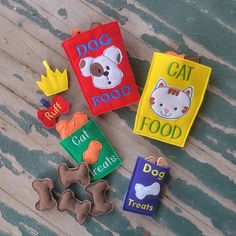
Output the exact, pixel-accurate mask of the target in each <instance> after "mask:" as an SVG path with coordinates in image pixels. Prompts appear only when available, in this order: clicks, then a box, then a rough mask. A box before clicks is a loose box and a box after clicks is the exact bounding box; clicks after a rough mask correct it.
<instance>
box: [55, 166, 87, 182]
mask: <svg viewBox="0 0 236 236" xmlns="http://www.w3.org/2000/svg"><path fill="white" fill-rule="evenodd" d="M58 173H59V176H60V181H61V184H62V185H63V186H69V185H70V184H72V183H75V182H79V183H80V184H81V185H83V186H85V185H87V184H89V183H90V177H89V168H88V164H87V163H84V162H81V163H79V164H78V165H77V166H76V167H74V168H69V167H68V166H67V165H66V164H65V163H63V164H60V165H59V167H58Z"/></svg>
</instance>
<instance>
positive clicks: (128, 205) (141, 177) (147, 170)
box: [122, 157, 170, 217]
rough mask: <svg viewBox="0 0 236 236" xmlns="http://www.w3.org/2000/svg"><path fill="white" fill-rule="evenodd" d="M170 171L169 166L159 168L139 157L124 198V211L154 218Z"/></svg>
mask: <svg viewBox="0 0 236 236" xmlns="http://www.w3.org/2000/svg"><path fill="white" fill-rule="evenodd" d="M169 171H170V167H169V166H158V165H156V164H155V163H152V162H149V161H147V160H145V159H144V158H142V157H138V158H137V161H136V164H135V167H134V171H133V175H132V177H131V180H130V182H129V185H128V189H127V191H126V194H125V197H124V201H123V206H122V208H123V210H125V211H130V212H134V213H138V214H143V215H147V216H151V217H153V216H154V215H155V213H156V210H157V207H158V204H159V199H160V194H161V189H162V187H163V185H164V184H165V182H166V180H167V178H168V175H169Z"/></svg>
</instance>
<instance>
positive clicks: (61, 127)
mask: <svg viewBox="0 0 236 236" xmlns="http://www.w3.org/2000/svg"><path fill="white" fill-rule="evenodd" d="M56 129H57V131H58V132H59V134H60V137H61V139H62V140H61V142H60V144H61V146H62V147H63V148H64V149H65V150H66V151H67V152H68V153H69V154H70V156H71V157H72V158H73V159H74V160H75V161H76V162H77V163H80V162H86V163H87V164H88V165H89V172H90V176H91V180H92V181H94V180H99V179H101V178H103V177H104V176H106V175H108V174H109V173H110V172H112V171H113V170H114V169H116V168H117V167H118V166H119V165H120V164H121V160H120V158H119V156H118V155H117V153H116V152H115V150H114V149H113V148H112V146H111V144H110V143H109V141H108V140H107V139H106V137H105V135H104V134H103V132H102V130H101V129H100V128H99V127H98V125H97V123H96V122H95V121H94V120H88V118H87V116H86V115H85V114H84V113H82V112H76V113H74V115H73V118H72V119H71V120H70V121H67V120H62V121H60V122H58V123H57V125H56Z"/></svg>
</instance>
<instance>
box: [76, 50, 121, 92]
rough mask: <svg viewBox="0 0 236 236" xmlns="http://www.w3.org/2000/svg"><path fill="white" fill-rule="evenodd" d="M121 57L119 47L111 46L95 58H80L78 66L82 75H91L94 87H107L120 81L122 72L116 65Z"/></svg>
mask: <svg viewBox="0 0 236 236" xmlns="http://www.w3.org/2000/svg"><path fill="white" fill-rule="evenodd" d="M122 58H123V56H122V53H121V51H120V49H119V48H117V47H115V46H111V47H109V48H106V49H105V50H104V51H103V54H102V55H100V56H98V57H96V58H92V57H85V58H82V59H81V60H80V63H79V66H80V70H81V72H82V74H83V76H84V77H90V76H91V77H92V82H93V85H94V87H96V88H99V89H109V88H114V87H116V86H117V85H119V84H120V83H121V81H122V78H123V72H122V71H121V70H120V69H119V67H118V66H117V64H119V63H120V62H121V60H122Z"/></svg>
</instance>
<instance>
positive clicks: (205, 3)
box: [189, 0, 236, 29]
mask: <svg viewBox="0 0 236 236" xmlns="http://www.w3.org/2000/svg"><path fill="white" fill-rule="evenodd" d="M189 2H190V3H191V4H192V5H193V6H196V7H197V8H199V9H202V11H205V12H206V11H207V14H208V15H209V16H210V17H212V18H216V19H217V20H220V21H221V22H223V23H224V24H226V25H228V26H230V27H232V28H233V29H236V26H235V12H236V2H235V1H234V0H227V1H222V0H214V4H212V0H190V1H189ZM229 9H230V10H229Z"/></svg>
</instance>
